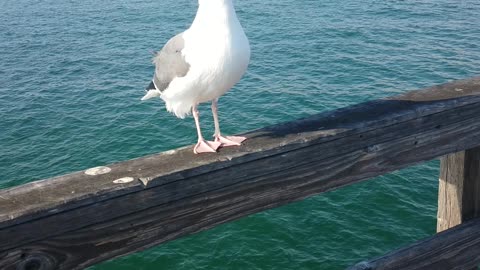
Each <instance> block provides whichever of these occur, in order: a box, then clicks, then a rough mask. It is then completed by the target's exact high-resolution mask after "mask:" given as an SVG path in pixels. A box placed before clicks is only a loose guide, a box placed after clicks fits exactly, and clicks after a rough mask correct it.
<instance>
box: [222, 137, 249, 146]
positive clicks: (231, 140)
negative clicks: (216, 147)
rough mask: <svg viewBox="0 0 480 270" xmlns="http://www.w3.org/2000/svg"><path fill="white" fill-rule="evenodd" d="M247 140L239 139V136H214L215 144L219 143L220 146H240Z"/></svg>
mask: <svg viewBox="0 0 480 270" xmlns="http://www.w3.org/2000/svg"><path fill="white" fill-rule="evenodd" d="M246 139H247V138H245V137H240V136H226V137H223V136H221V135H216V136H215V142H217V143H220V144H221V145H220V146H222V147H223V146H240V145H242V142H243V141H245V140H246Z"/></svg>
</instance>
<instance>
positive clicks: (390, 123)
mask: <svg viewBox="0 0 480 270" xmlns="http://www.w3.org/2000/svg"><path fill="white" fill-rule="evenodd" d="M246 136H247V137H248V138H249V139H248V140H247V141H246V143H245V145H244V146H242V147H238V148H226V149H222V150H221V151H220V153H218V154H205V155H201V156H195V155H193V153H192V148H191V146H189V147H185V148H181V149H176V150H172V151H169V152H165V153H161V154H157V155H151V156H147V157H142V158H139V159H135V160H129V161H125V162H120V163H115V164H111V165H107V166H108V167H109V168H111V172H109V173H107V174H103V175H97V176H90V175H86V174H85V173H84V172H83V171H81V172H77V173H73V174H69V175H65V176H60V177H56V178H53V179H47V180H43V181H38V182H33V183H29V184H26V185H23V186H19V187H14V188H11V189H7V190H2V191H0V239H1V240H2V241H0V265H1V266H2V267H3V268H2V269H28V268H25V267H24V266H22V264H38V265H44V266H45V267H46V268H44V269H82V268H84V267H86V266H89V265H92V264H95V263H97V262H100V261H103V260H106V259H110V258H113V257H117V256H121V255H124V254H128V253H132V252H135V251H138V250H142V249H145V248H148V247H151V246H154V245H157V244H159V243H163V242H166V241H169V240H172V239H175V238H178V237H181V236H184V235H188V234H191V233H195V232H198V231H202V230H205V229H208V228H211V227H214V226H216V225H218V224H221V223H225V222H228V221H231V220H234V219H238V218H240V217H243V216H246V215H249V214H252V213H256V212H259V211H262V210H265V209H270V208H273V207H278V206H281V205H284V204H287V203H289V202H293V201H298V200H301V199H303V198H306V197H308V196H311V195H314V194H318V193H321V192H325V191H328V190H331V189H334V188H338V187H341V186H344V185H349V184H353V183H356V182H358V181H361V180H365V179H368V178H371V177H374V176H377V175H382V174H385V173H387V172H390V171H394V170H398V169H401V168H404V167H407V166H409V165H412V164H415V163H418V162H422V161H426V160H430V159H433V158H436V157H438V156H442V155H445V154H449V153H454V152H458V151H461V150H464V149H469V148H473V147H476V146H478V145H480V78H473V79H469V80H463V81H456V82H452V83H447V84H444V85H440V86H436V87H431V88H428V89H424V90H419V91H412V92H408V93H406V94H404V95H401V96H397V97H392V98H387V99H382V100H375V101H371V102H366V103H363V104H358V105H355V106H352V107H348V108H344V109H340V110H336V111H333V112H327V113H323V114H319V115H314V116H311V117H307V118H304V119H300V120H297V121H294V122H289V123H284V124H280V125H276V126H271V127H267V128H264V129H260V130H257V131H254V132H250V133H247V134H246ZM122 177H133V178H134V179H135V181H133V182H130V183H126V184H114V183H113V181H114V180H115V179H118V178H122ZM140 180H142V181H140ZM145 183H146V185H145ZM22 267H23V268H22Z"/></svg>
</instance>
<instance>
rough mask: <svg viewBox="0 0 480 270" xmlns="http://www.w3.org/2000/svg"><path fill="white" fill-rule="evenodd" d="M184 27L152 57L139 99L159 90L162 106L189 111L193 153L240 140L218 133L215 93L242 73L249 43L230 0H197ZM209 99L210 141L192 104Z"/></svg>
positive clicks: (220, 92) (176, 111)
mask: <svg viewBox="0 0 480 270" xmlns="http://www.w3.org/2000/svg"><path fill="white" fill-rule="evenodd" d="M198 2H199V7H198V11H197V14H196V16H195V19H194V21H193V23H192V25H191V26H190V28H189V29H187V30H186V31H184V32H183V33H180V34H178V35H176V36H175V37H173V38H172V39H170V40H169V41H168V42H167V44H165V46H164V47H163V49H162V50H161V51H160V52H158V53H157V55H156V56H155V57H154V59H153V62H154V64H155V75H154V77H153V80H152V82H151V83H150V85H149V87H148V88H147V90H148V92H147V94H146V95H145V96H144V97H143V98H142V100H145V99H149V98H152V97H156V96H159V97H161V98H162V99H163V100H164V101H165V103H166V107H167V110H168V111H169V112H172V113H174V114H175V115H176V116H177V117H180V118H184V117H185V116H186V115H187V114H189V113H190V111H192V113H193V116H194V118H195V123H196V126H197V132H198V135H199V136H198V137H199V140H198V143H197V145H196V146H195V148H194V152H195V153H201V152H216V150H217V148H218V147H220V146H231V145H240V143H241V142H242V141H243V140H245V138H243V137H233V136H227V137H223V136H221V134H220V127H219V123H218V116H217V102H218V98H219V97H220V96H222V95H223V94H225V92H227V91H228V90H229V89H230V88H232V87H233V86H234V85H235V84H236V83H237V82H238V81H239V80H240V78H241V77H242V76H243V74H244V73H245V71H246V70H247V67H248V64H249V62H250V45H249V42H248V39H247V37H246V35H245V33H244V31H243V28H242V26H241V25H240V22H239V21H238V18H237V15H236V13H235V9H234V7H233V3H232V0H199V1H198ZM208 101H212V112H213V116H214V120H215V135H214V137H215V141H213V142H209V141H205V140H204V139H203V137H202V134H201V131H200V124H199V119H198V110H197V105H198V104H199V103H204V102H208Z"/></svg>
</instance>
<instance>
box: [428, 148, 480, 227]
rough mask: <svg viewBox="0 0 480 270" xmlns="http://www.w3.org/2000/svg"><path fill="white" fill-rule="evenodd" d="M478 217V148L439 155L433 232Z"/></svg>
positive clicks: (479, 214)
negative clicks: (435, 214)
mask: <svg viewBox="0 0 480 270" xmlns="http://www.w3.org/2000/svg"><path fill="white" fill-rule="evenodd" d="M475 217H480V147H476V148H472V149H469V150H466V151H462V152H458V153H454V154H450V155H447V156H444V157H442V159H441V165H440V187H439V191H438V215H437V232H441V231H444V230H447V229H449V228H451V227H454V226H456V225H458V224H461V223H463V222H465V221H467V220H469V219H472V218H475Z"/></svg>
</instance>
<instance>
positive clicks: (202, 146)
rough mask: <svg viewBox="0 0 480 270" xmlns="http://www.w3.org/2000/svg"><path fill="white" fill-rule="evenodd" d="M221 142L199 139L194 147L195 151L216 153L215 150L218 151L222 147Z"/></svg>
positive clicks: (197, 152) (198, 152)
mask: <svg viewBox="0 0 480 270" xmlns="http://www.w3.org/2000/svg"><path fill="white" fill-rule="evenodd" d="M220 144H221V143H219V142H212V141H205V140H200V141H198V143H197V144H196V145H195V147H194V148H193V152H194V153H195V154H200V153H215V152H217V149H218V148H219V147H220Z"/></svg>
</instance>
